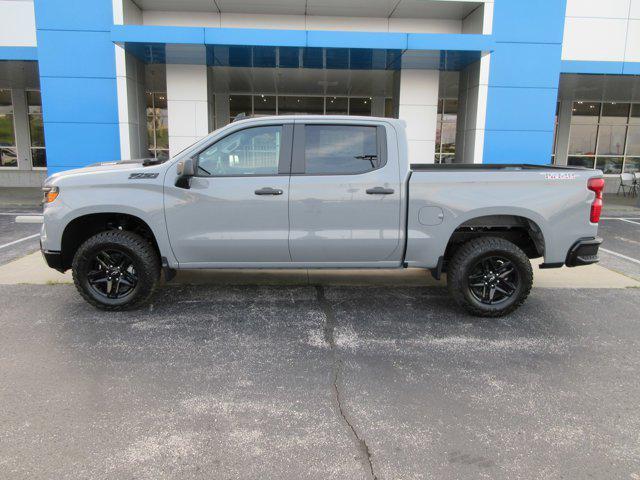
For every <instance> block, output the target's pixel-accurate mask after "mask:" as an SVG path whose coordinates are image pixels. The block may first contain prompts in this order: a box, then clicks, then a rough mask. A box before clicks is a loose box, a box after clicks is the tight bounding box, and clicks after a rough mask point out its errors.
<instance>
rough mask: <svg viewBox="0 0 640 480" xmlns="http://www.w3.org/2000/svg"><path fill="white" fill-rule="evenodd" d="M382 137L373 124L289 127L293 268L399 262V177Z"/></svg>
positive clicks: (384, 134)
mask: <svg viewBox="0 0 640 480" xmlns="http://www.w3.org/2000/svg"><path fill="white" fill-rule="evenodd" d="M387 135H388V134H387V129H386V128H385V127H384V126H382V125H380V124H379V123H375V122H366V121H364V122H362V121H361V122H356V121H354V123H350V122H344V123H343V122H339V123H337V124H336V123H333V124H332V123H327V122H324V123H321V122H318V123H315V122H314V123H310V122H308V123H299V122H296V126H295V131H294V148H293V160H292V175H291V181H290V187H289V188H290V191H289V218H290V233H289V249H290V251H291V258H292V260H293V261H294V262H303V263H320V264H322V263H328V264H335V265H334V266H340V265H339V264H342V265H343V266H357V265H356V264H361V265H362V266H365V264H371V263H372V262H392V263H393V264H398V263H399V262H400V260H401V256H402V248H401V246H400V244H401V242H400V238H401V237H400V225H401V222H400V211H401V204H400V202H401V198H402V195H401V183H400V172H399V165H398V156H397V151H396V152H393V151H392V152H391V153H392V154H390V153H389V151H387V144H388V143H391V142H388V141H387ZM392 138H393V145H394V147H395V135H393V137H392Z"/></svg>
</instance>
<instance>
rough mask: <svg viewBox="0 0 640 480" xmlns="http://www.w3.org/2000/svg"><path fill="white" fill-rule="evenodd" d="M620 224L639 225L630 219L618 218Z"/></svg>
mask: <svg viewBox="0 0 640 480" xmlns="http://www.w3.org/2000/svg"><path fill="white" fill-rule="evenodd" d="M618 220H620V221H621V222H627V223H633V224H634V225H640V222H636V221H635V220H631V219H630V218H619V219H618Z"/></svg>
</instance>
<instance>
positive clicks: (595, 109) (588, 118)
mask: <svg viewBox="0 0 640 480" xmlns="http://www.w3.org/2000/svg"><path fill="white" fill-rule="evenodd" d="M599 115H600V104H599V103H595V102H574V103H573V115H572V117H571V123H572V124H577V123H580V124H585V123H586V124H595V123H598V117H599Z"/></svg>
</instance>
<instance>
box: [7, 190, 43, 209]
mask: <svg viewBox="0 0 640 480" xmlns="http://www.w3.org/2000/svg"><path fill="white" fill-rule="evenodd" d="M41 205H42V189H40V188H34V187H0V208H1V207H5V208H6V207H40V206H41Z"/></svg>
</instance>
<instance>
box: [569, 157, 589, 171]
mask: <svg viewBox="0 0 640 480" xmlns="http://www.w3.org/2000/svg"><path fill="white" fill-rule="evenodd" d="M594 162H595V158H594V157H569V158H568V159H567V165H569V166H570V167H586V168H593V165H594Z"/></svg>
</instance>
